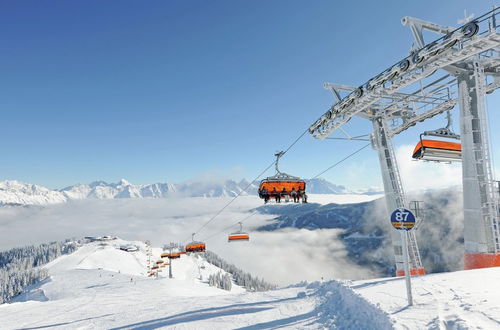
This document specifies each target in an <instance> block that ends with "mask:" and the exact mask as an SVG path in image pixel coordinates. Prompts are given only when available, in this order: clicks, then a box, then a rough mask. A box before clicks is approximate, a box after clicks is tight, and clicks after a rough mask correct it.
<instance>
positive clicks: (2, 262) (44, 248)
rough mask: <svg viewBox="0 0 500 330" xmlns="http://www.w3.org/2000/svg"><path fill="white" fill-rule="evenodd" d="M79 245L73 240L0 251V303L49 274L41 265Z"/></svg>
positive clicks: (70, 251) (71, 250)
mask: <svg viewBox="0 0 500 330" xmlns="http://www.w3.org/2000/svg"><path fill="white" fill-rule="evenodd" d="M78 246H79V243H78V242H75V241H74V240H69V239H68V240H66V241H64V242H51V243H44V244H40V245H30V246H25V247H20V248H13V249H10V250H7V251H2V252H0V304H2V303H4V302H7V301H9V300H10V299H11V298H13V297H15V296H17V295H19V294H21V293H23V291H24V289H25V288H26V287H27V286H29V285H33V284H35V283H38V282H40V281H42V280H44V279H46V278H47V277H48V276H49V273H48V271H47V269H44V268H42V267H41V266H43V265H45V264H47V263H49V262H51V261H52V260H54V259H56V258H57V257H59V256H61V255H63V254H69V253H72V252H74V251H75V250H76V249H77V248H78Z"/></svg>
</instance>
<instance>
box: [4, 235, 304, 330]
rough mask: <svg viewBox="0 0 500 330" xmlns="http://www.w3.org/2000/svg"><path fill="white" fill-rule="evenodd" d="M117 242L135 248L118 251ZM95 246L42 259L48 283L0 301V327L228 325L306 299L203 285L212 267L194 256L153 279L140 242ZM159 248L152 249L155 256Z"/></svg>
mask: <svg viewBox="0 0 500 330" xmlns="http://www.w3.org/2000/svg"><path fill="white" fill-rule="evenodd" d="M125 243H126V244H129V243H132V244H135V245H137V246H138V247H139V251H138V252H133V253H128V252H124V251H120V250H119V249H118V247H119V245H121V244H125ZM101 244H102V243H97V242H96V243H91V244H87V245H84V246H83V247H81V248H80V249H79V250H77V251H76V252H75V253H73V254H71V255H66V256H63V257H60V258H58V259H56V260H54V261H53V262H51V263H50V264H48V265H47V266H46V267H47V268H48V269H49V272H50V274H51V277H50V279H49V280H47V281H44V282H43V283H40V284H39V285H35V286H33V287H32V288H31V289H30V291H29V292H27V293H25V294H22V295H20V296H18V297H16V298H15V299H14V300H13V301H12V302H11V303H9V304H3V305H0V324H1V325H2V326H1V328H2V329H14V328H36V327H47V328H48V327H55V326H60V327H62V328H75V327H76V328H81V329H95V328H98V329H105V328H114V327H123V328H135V327H140V326H149V327H152V328H156V327H162V326H174V327H176V328H177V327H178V328H189V329H192V328H193V327H194V328H212V329H214V328H218V329H219V328H221V329H231V328H234V327H235V326H236V325H240V326H245V325H253V324H255V323H258V322H268V321H271V322H272V321H273V320H275V319H277V318H278V317H280V316H283V315H284V316H286V315H289V316H293V315H295V314H296V313H297V311H299V310H302V309H303V306H302V305H304V303H303V302H304V301H307V299H301V301H300V302H297V301H295V300H294V299H293V298H295V297H296V296H297V292H298V291H299V290H300V289H299V288H292V289H286V290H279V291H276V292H274V291H273V292H265V293H248V292H246V291H245V290H244V289H243V288H241V287H238V286H236V285H234V284H233V288H232V290H231V291H225V290H221V289H217V288H214V287H210V286H209V285H208V284H207V282H206V279H207V278H208V276H209V275H210V274H214V273H217V272H219V271H220V269H218V268H217V267H215V266H213V265H210V264H208V263H206V262H205V261H203V260H201V259H200V258H198V257H196V256H186V255H183V256H182V257H181V259H178V260H174V264H173V266H174V271H173V273H174V278H173V279H169V278H168V277H167V274H168V272H167V268H165V269H164V272H165V273H161V274H160V277H159V278H149V277H146V276H145V271H146V267H145V265H146V254H145V251H144V248H145V247H144V245H143V244H142V243H141V242H123V241H120V240H117V241H112V242H109V243H106V245H101ZM160 253H161V249H153V254H154V257H155V259H156V258H158V257H159V254H160ZM200 276H201V277H200ZM200 278H201V279H200ZM307 305H308V306H312V304H310V303H308V304H307ZM311 308H312V307H311ZM256 315H258V316H257V317H256Z"/></svg>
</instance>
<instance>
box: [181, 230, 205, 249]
mask: <svg viewBox="0 0 500 330" xmlns="http://www.w3.org/2000/svg"><path fill="white" fill-rule="evenodd" d="M192 239H193V241H192V242H191V243H188V244H187V245H186V249H185V250H186V252H205V249H206V246H205V243H203V242H198V241H195V240H194V233H193V235H192Z"/></svg>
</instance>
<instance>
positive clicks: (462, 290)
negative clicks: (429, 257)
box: [351, 267, 500, 329]
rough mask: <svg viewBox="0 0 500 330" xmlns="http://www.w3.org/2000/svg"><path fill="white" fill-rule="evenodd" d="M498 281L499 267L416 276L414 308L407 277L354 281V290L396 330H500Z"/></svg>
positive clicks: (499, 282)
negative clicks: (408, 296)
mask: <svg viewBox="0 0 500 330" xmlns="http://www.w3.org/2000/svg"><path fill="white" fill-rule="evenodd" d="M499 278H500V267H496V268H486V269H476V270H467V271H459V272H451V273H441V274H431V275H426V276H419V277H413V278H412V288H413V291H412V293H413V298H414V299H413V300H414V306H412V307H407V300H406V299H407V298H406V289H405V282H404V278H389V279H375V280H369V281H355V282H353V283H352V284H351V288H353V289H354V290H355V291H356V292H357V293H359V294H360V295H361V296H363V297H364V298H365V299H366V300H368V301H370V302H372V303H373V304H377V305H378V306H379V307H380V309H382V310H383V311H385V312H386V313H388V314H389V315H390V316H391V319H392V320H393V322H394V326H395V328H397V329H407V328H411V329H500V281H499V280H498V279H499Z"/></svg>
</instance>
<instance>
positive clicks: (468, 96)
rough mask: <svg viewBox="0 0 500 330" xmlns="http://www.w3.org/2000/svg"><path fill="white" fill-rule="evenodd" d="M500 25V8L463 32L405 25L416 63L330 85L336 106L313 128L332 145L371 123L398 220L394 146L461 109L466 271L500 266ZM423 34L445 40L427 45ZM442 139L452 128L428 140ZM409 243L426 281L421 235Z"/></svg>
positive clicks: (400, 203)
mask: <svg viewBox="0 0 500 330" xmlns="http://www.w3.org/2000/svg"><path fill="white" fill-rule="evenodd" d="M499 19H500V8H495V9H493V10H492V11H490V12H488V13H486V14H484V15H482V16H480V17H478V18H476V19H474V20H472V21H469V22H467V23H466V24H465V25H463V26H461V27H459V28H453V27H448V26H442V25H438V24H435V23H431V22H427V21H423V20H420V19H417V18H412V17H404V18H403V19H402V20H401V22H402V24H403V25H406V26H409V27H410V29H411V32H412V34H413V37H414V44H413V47H412V49H411V51H410V55H409V56H407V57H406V58H404V59H402V60H401V61H399V62H398V63H396V64H395V65H393V66H391V67H389V68H388V69H386V70H385V71H383V72H382V73H380V74H379V75H377V76H375V77H374V78H372V79H370V80H369V81H368V82H366V83H365V84H363V85H362V86H361V87H351V86H346V85H341V84H331V83H326V84H325V88H327V89H329V90H331V91H332V93H333V95H334V97H335V99H336V103H335V104H334V105H333V106H331V107H330V108H329V109H328V111H327V112H326V113H325V114H324V115H323V116H321V118H319V119H318V120H317V121H316V122H315V123H314V124H312V125H311V126H310V128H309V132H310V133H311V134H312V135H313V136H314V137H316V138H319V139H325V138H327V137H328V136H329V135H330V134H331V133H332V132H333V131H335V130H337V129H340V130H342V131H343V129H342V126H343V125H344V124H345V123H347V122H348V121H349V120H350V119H351V118H352V117H353V116H358V117H361V118H365V119H368V120H370V121H371V122H372V124H373V133H372V134H371V138H372V146H373V148H374V149H375V150H377V151H378V155H379V161H380V167H381V171H382V179H383V183H384V191H385V197H386V204H387V211H388V212H391V211H392V210H394V209H396V208H401V207H406V208H407V207H408V203H407V201H406V197H405V193H404V189H403V182H402V179H401V176H400V173H399V170H398V165H397V161H396V157H395V155H394V149H393V145H392V138H393V137H394V136H395V135H397V134H399V133H401V132H403V131H405V130H406V129H408V128H410V127H412V126H414V125H416V124H417V123H419V122H422V121H424V120H426V119H429V118H432V117H434V116H436V115H439V114H442V113H444V112H448V113H449V112H450V111H451V110H452V109H454V108H455V106H456V105H457V104H458V105H459V108H460V110H459V112H460V142H461V161H462V182H463V200H464V239H465V259H464V261H465V262H464V264H465V269H473V268H482V267H493V266H500V243H499V238H500V232H499V196H498V192H497V189H496V185H495V181H494V178H493V172H492V167H491V151H490V142H489V137H488V127H487V126H488V120H487V113H486V109H485V97H486V94H489V93H492V92H493V91H494V90H496V89H497V88H499V87H500V35H499V31H498V30H499V28H500V25H499V24H498V23H497V21H498V20H499ZM424 30H427V31H431V32H434V33H437V34H441V35H442V36H441V37H440V38H438V39H437V40H434V41H432V42H430V43H427V44H426V43H425V42H424V37H423V31H424ZM447 128H448V127H447ZM439 132H441V133H439ZM443 132H444V133H446V129H445V128H443V129H439V130H436V131H432V132H431V134H429V135H435V136H439V135H440V134H442V133H443ZM426 133H427V132H426ZM453 135H454V136H455V137H456V138H458V135H455V134H453ZM459 160H460V159H459ZM391 232H392V236H391V238H392V244H393V247H394V255H395V261H396V274H397V275H399V276H401V275H404V268H403V249H402V245H401V242H400V240H399V233H397V232H396V231H391ZM407 239H408V242H409V244H408V255H409V261H410V273H411V274H412V275H414V274H424V273H425V269H424V267H423V266H422V262H421V259H420V254H419V250H418V245H417V240H416V237H415V232H414V231H410V232H407Z"/></svg>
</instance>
